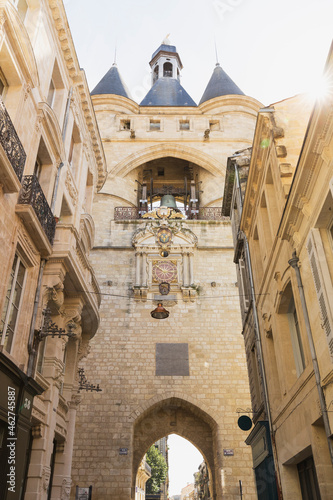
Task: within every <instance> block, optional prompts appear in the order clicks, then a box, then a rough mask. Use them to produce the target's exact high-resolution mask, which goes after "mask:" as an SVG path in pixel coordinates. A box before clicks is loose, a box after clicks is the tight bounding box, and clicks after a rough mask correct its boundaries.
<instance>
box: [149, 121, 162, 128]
mask: <svg viewBox="0 0 333 500" xmlns="http://www.w3.org/2000/svg"><path fill="white" fill-rule="evenodd" d="M149 130H161V122H160V120H150V122H149Z"/></svg>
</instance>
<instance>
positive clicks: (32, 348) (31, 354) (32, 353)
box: [27, 259, 46, 377]
mask: <svg viewBox="0 0 333 500" xmlns="http://www.w3.org/2000/svg"><path fill="white" fill-rule="evenodd" d="M45 264H46V259H42V260H41V264H40V268H39V274H38V282H37V289H36V293H35V302H34V309H33V313H32V319H31V325H30V334H29V340H28V353H29V359H28V368H27V376H28V377H32V375H33V370H34V365H35V360H36V356H37V352H38V349H36V345H35V342H34V339H35V325H36V317H37V310H38V304H39V297H40V290H41V287H42V278H43V273H44V267H45Z"/></svg>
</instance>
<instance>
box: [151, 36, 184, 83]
mask: <svg viewBox="0 0 333 500" xmlns="http://www.w3.org/2000/svg"><path fill="white" fill-rule="evenodd" d="M168 36H169V35H168ZM168 36H166V38H165V39H164V40H163V42H162V44H161V45H160V46H159V47H158V49H157V50H156V51H155V52H154V54H153V55H152V58H151V61H150V63H149V64H150V67H151V69H152V78H151V84H152V86H153V85H154V83H155V82H156V81H157V80H158V79H159V78H175V79H177V80H178V81H180V72H181V70H182V69H183V65H182V62H181V60H180V57H179V55H178V52H177V49H176V47H175V46H174V45H171V43H170V40H169V38H168Z"/></svg>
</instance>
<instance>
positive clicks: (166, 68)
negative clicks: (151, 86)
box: [163, 62, 172, 78]
mask: <svg viewBox="0 0 333 500" xmlns="http://www.w3.org/2000/svg"><path fill="white" fill-rule="evenodd" d="M163 76H167V77H169V78H172V64H171V63H169V62H166V63H164V64H163Z"/></svg>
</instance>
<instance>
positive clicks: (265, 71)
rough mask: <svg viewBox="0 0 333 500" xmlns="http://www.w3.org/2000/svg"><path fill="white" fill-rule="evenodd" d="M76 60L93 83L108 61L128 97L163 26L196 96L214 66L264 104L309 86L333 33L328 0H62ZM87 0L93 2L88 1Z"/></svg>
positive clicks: (144, 78)
mask: <svg viewBox="0 0 333 500" xmlns="http://www.w3.org/2000/svg"><path fill="white" fill-rule="evenodd" d="M64 3H65V7H66V10H67V14H68V19H69V24H70V27H71V30H72V35H73V38H74V42H75V46H76V49H77V54H78V57H79V61H80V64H81V66H82V67H83V68H84V69H85V71H86V74H87V78H88V82H89V86H90V88H91V89H92V88H93V87H94V86H95V85H96V84H97V83H98V81H99V80H100V79H101V78H102V77H103V76H104V74H105V73H106V72H107V70H108V69H109V68H110V66H111V65H112V63H113V61H114V52H115V46H116V45H117V63H118V68H119V70H120V72H121V74H122V76H123V78H124V80H125V82H126V84H127V86H128V87H129V89H130V91H131V93H132V95H133V98H134V99H135V100H137V101H140V100H141V99H142V98H143V96H144V95H145V94H146V93H147V91H148V89H149V82H150V78H149V72H150V68H149V64H148V63H149V60H150V58H151V55H152V53H153V52H154V51H155V49H156V48H157V47H158V46H159V45H160V43H161V41H162V40H163V38H164V37H165V36H166V35H167V34H168V33H170V40H171V42H172V43H173V44H174V45H176V47H177V49H178V52H179V54H180V57H181V59H182V62H183V65H184V69H183V71H182V84H183V86H184V88H185V89H186V90H187V92H188V93H189V94H190V95H191V97H192V98H193V99H194V100H195V101H196V102H198V101H199V100H200V98H201V96H202V94H203V92H204V89H205V87H206V85H207V83H208V80H209V78H210V76H211V74H212V72H213V69H214V66H215V62H216V56H215V42H216V47H217V50H218V57H219V61H220V64H221V66H222V67H223V68H224V69H225V71H227V73H228V74H229V76H230V77H231V78H232V79H233V80H234V81H235V82H236V83H237V85H238V86H239V87H240V88H241V89H242V90H243V92H244V93H245V94H247V95H250V96H252V97H255V98H257V99H258V100H259V101H261V102H262V103H263V104H265V105H267V104H270V103H272V102H276V101H278V100H281V99H284V98H286V97H290V96H292V95H295V94H297V93H300V92H303V91H305V90H307V89H308V87H309V85H310V84H311V82H312V81H313V79H314V78H316V77H318V76H319V75H320V74H321V73H322V70H323V67H324V63H325V60H326V56H327V53H328V50H329V47H330V44H331V39H332V19H333V1H332V0H316V1H314V0H279V2H268V1H267V0H168V1H167V2H165V1H163V0H140V1H137V0H122V1H119V0H117V1H115V0H95V2H94V3H93V4H92V2H91V1H90V0H64ZM92 5H93V6H92Z"/></svg>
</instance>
